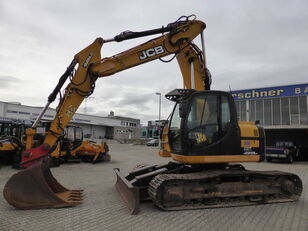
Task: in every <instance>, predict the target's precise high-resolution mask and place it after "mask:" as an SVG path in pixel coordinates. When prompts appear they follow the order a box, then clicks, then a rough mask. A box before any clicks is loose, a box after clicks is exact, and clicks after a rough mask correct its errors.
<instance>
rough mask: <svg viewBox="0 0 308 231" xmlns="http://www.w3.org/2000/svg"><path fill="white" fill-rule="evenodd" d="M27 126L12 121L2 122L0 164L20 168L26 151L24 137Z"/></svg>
mask: <svg viewBox="0 0 308 231" xmlns="http://www.w3.org/2000/svg"><path fill="white" fill-rule="evenodd" d="M25 129H26V124H24V123H20V122H13V121H10V120H0V163H5V164H12V166H13V167H14V168H19V163H20V160H21V153H22V151H23V150H24V143H23V135H24V131H25Z"/></svg>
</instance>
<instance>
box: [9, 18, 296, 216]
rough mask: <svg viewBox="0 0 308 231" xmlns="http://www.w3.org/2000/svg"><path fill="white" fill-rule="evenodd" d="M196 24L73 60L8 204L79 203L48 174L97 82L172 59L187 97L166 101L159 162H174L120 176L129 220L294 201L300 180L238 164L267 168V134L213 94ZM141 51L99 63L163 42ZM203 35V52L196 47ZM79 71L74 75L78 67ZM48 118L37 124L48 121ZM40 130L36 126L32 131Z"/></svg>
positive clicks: (78, 194) (227, 99) (88, 51)
mask: <svg viewBox="0 0 308 231" xmlns="http://www.w3.org/2000/svg"><path fill="white" fill-rule="evenodd" d="M205 27H206V26H205V23H203V22H202V21H199V20H196V19H195V18H194V16H190V17H181V18H179V20H177V21H176V22H173V23H170V24H168V25H167V26H166V27H161V28H158V29H153V30H148V31H142V32H131V31H126V32H123V33H121V34H119V35H117V36H115V37H114V38H112V39H102V38H98V39H96V40H95V41H94V42H93V43H92V44H91V45H89V46H88V47H86V48H85V49H84V50H82V51H81V52H79V53H78V54H76V55H75V57H74V59H73V61H72V63H71V64H70V65H69V67H68V68H67V70H66V72H65V73H64V75H63V76H62V77H61V78H60V80H59V83H58V85H57V86H56V88H55V89H54V91H53V92H52V94H51V95H50V96H49V98H48V103H47V105H46V106H45V109H44V110H46V109H47V108H48V106H49V104H50V103H51V102H52V101H53V100H54V99H55V98H56V95H57V94H58V93H59V92H60V89H61V87H62V86H63V84H64V82H65V81H66V80H67V78H69V77H70V83H69V84H68V86H67V87H66V89H65V93H64V95H63V97H61V100H60V103H59V106H58V107H57V114H56V116H55V118H54V121H53V123H52V125H51V127H50V130H49V133H48V134H47V135H46V137H45V140H44V144H43V145H41V146H39V147H37V148H35V149H31V150H28V151H27V155H24V156H23V162H22V164H23V165H24V166H25V167H28V168H27V169H26V170H23V171H20V172H18V173H17V174H15V175H13V176H12V177H11V178H10V179H9V181H8V182H7V183H6V185H5V187H4V197H5V199H6V200H7V202H8V203H9V204H11V205H13V206H15V207H16V208H20V209H36V208H59V207H68V206H75V205H78V204H80V203H81V202H82V191H80V190H69V189H66V188H65V187H63V186H62V185H61V184H60V183H59V182H58V181H57V180H56V179H55V178H54V177H53V176H52V174H51V171H50V170H49V167H48V153H50V152H51V151H52V149H53V147H54V144H55V143H56V141H57V139H58V137H59V136H60V134H61V132H62V130H63V128H64V127H65V126H66V125H67V124H68V122H69V121H70V119H71V118H72V116H73V115H74V113H75V112H76V110H77V108H78V107H79V105H80V104H81V102H82V101H83V99H84V98H85V97H87V96H89V95H90V94H92V92H93V90H94V87H95V81H96V80H97V78H99V77H105V76H110V75H112V74H114V73H117V72H120V71H122V70H125V69H128V68H130V67H133V66H137V65H140V64H144V63H146V62H149V61H152V60H156V59H161V58H162V57H164V56H167V55H174V57H176V58H177V60H178V63H179V65H180V69H181V72H182V76H183V85H184V88H183V89H176V90H173V91H171V92H170V93H168V94H167V95H166V97H167V99H169V100H171V101H173V102H174V103H175V107H174V109H173V112H172V113H171V117H170V120H169V123H168V126H166V127H165V128H164V131H163V134H162V136H163V142H162V149H161V150H160V152H159V155H160V156H162V157H171V158H172V159H173V161H171V162H169V163H166V164H164V165H152V166H145V167H142V168H137V169H135V170H133V171H131V172H130V173H129V174H128V175H125V176H123V175H122V172H120V170H119V169H115V173H116V176H117V182H116V185H115V187H116V188H117V190H118V191H119V193H120V195H121V197H122V198H123V200H124V202H125V203H126V204H127V207H128V208H129V210H130V212H131V213H132V214H136V213H138V211H139V206H140V202H141V201H144V200H152V201H153V203H154V204H156V205H157V206H158V207H160V208H162V209H164V210H181V209H194V208H214V207H228V206H242V205H252V204H260V203H275V202H291V201H296V200H298V198H299V197H300V195H301V192H302V182H301V180H300V178H299V177H298V176H297V175H295V174H292V173H286V172H280V171H252V170H245V168H244V167H243V166H242V165H240V164H231V163H239V162H261V161H263V160H264V131H263V129H262V128H261V127H259V126H258V125H256V124H255V123H252V122H238V121H237V113H236V108H235V104H234V101H233V98H232V96H231V95H230V94H229V93H226V92H222V91H213V90H210V83H211V80H210V79H211V78H210V74H209V71H208V70H207V68H206V62H205V49H204V38H203V30H204V29H205ZM160 33H162V35H161V36H159V37H157V38H154V39H151V40H149V41H147V42H145V43H143V44H141V45H139V46H136V47H134V48H131V49H129V50H127V51H124V52H122V53H119V54H117V55H114V56H112V57H106V58H103V59H101V53H100V49H101V47H102V45H103V44H105V43H108V42H112V41H116V42H120V41H123V40H127V39H133V38H138V37H142V36H147V35H154V34H160ZM198 35H201V45H202V49H199V48H198V47H197V46H196V45H195V44H194V43H193V40H194V39H195V38H196V37H197V36H198ZM76 64H78V68H77V70H76V71H74V67H75V65H76ZM44 110H43V111H42V113H41V114H40V116H39V117H38V119H37V121H38V120H39V118H40V117H41V116H42V115H43V114H44ZM34 125H35V123H34Z"/></svg>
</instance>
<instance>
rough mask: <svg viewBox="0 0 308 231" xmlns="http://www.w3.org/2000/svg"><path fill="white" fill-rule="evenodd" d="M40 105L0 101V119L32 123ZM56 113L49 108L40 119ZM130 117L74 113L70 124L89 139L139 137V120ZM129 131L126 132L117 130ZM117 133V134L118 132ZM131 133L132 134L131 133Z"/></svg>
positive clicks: (48, 118)
mask: <svg viewBox="0 0 308 231" xmlns="http://www.w3.org/2000/svg"><path fill="white" fill-rule="evenodd" d="M41 110H42V107H32V106H26V105H22V104H21V103H16V102H10V103H9V102H2V101H0V119H1V118H3V119H9V120H15V121H20V122H24V123H26V124H32V122H33V121H34V120H35V119H36V118H37V116H38V115H39V113H40V112H41ZM55 115H56V110H55V109H52V108H49V109H48V110H47V111H46V112H45V115H44V116H43V118H42V121H51V120H53V118H54V116H55ZM131 120H132V119H131V118H127V117H117V116H114V117H112V116H109V117H101V116H93V115H87V114H81V113H76V114H75V115H74V116H73V118H72V120H71V121H70V123H71V124H75V125H78V126H80V127H82V129H83V135H84V137H85V138H91V139H136V138H139V137H140V120H139V119H133V120H134V123H133V124H132V123H128V122H127V121H131ZM126 130H127V131H129V132H127V133H124V132H121V133H120V132H119V131H126ZM118 133H119V134H118ZM132 134H133V135H132Z"/></svg>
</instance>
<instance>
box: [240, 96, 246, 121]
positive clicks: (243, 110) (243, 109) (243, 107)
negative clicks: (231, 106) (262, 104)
mask: <svg viewBox="0 0 308 231" xmlns="http://www.w3.org/2000/svg"><path fill="white" fill-rule="evenodd" d="M240 104H241V121H247V118H246V117H247V116H246V111H247V107H246V101H240Z"/></svg>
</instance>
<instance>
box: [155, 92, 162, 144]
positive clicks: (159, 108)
mask: <svg viewBox="0 0 308 231" xmlns="http://www.w3.org/2000/svg"><path fill="white" fill-rule="evenodd" d="M155 95H159V107H158V124H160V115H161V93H160V92H156V93H155ZM160 143H161V140H160V126H159V129H158V147H160Z"/></svg>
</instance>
